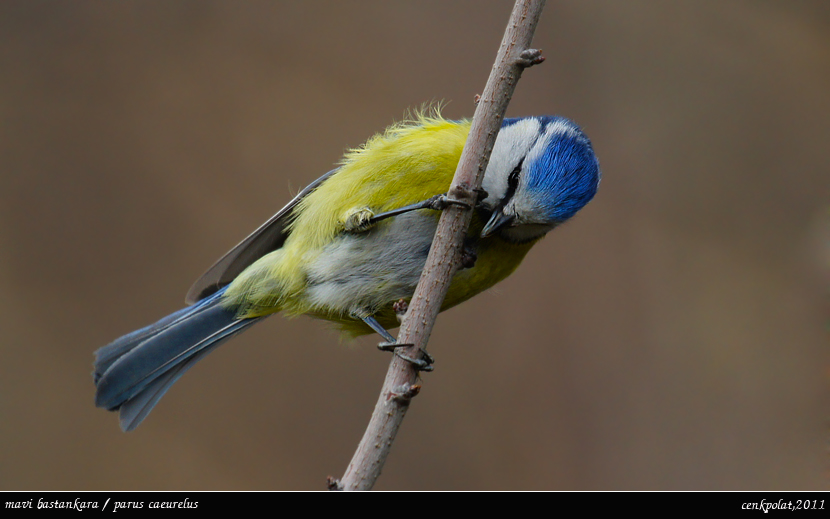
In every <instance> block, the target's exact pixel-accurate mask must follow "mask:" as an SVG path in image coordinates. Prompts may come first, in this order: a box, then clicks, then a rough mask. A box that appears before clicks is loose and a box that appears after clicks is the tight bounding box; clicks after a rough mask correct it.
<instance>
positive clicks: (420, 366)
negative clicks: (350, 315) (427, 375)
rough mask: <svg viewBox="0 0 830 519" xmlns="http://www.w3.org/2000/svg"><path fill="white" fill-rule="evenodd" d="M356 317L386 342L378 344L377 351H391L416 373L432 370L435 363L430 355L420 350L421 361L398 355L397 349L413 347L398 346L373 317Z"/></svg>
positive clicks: (407, 345) (401, 354)
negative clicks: (409, 364)
mask: <svg viewBox="0 0 830 519" xmlns="http://www.w3.org/2000/svg"><path fill="white" fill-rule="evenodd" d="M356 317H358V318H360V319H361V320H362V321H363V322H364V323H366V324H367V325H369V327H370V328H371V329H373V330H374V331H376V332H378V334H380V336H381V337H383V338H384V339H386V342H382V343H380V344H378V349H379V350H381V351H391V352H392V353H394V354H395V355H397V356H398V357H400V358H402V359H403V360H405V361H407V362H409V363H411V364H412V365H413V366H415V369H416V370H418V371H432V370H433V367H432V364H433V363H434V362H435V359H434V358H433V357H432V355H430V354H429V353H427V352H426V351H424V350H423V348H422V349H421V355H422V356H423V358H422V359H413V358H412V357H409V356H407V355H404V354H403V353H400V352H399V351H397V350H398V348H408V347H410V346H414V344H398V343H397V342H396V341H395V338H394V337H392V334H390V333H389V332H388V331H386V328H384V327H383V326H381V325H380V323H379V322H377V320H376V319H375V318H374V317H372V316H371V315H368V316H365V317H360V316H356Z"/></svg>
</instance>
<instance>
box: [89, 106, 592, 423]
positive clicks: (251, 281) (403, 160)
mask: <svg viewBox="0 0 830 519" xmlns="http://www.w3.org/2000/svg"><path fill="white" fill-rule="evenodd" d="M469 130H470V121H468V120H464V121H450V120H446V119H444V118H442V117H441V116H440V115H438V114H432V115H427V114H420V115H418V116H417V117H415V118H414V119H413V120H412V121H408V122H404V123H399V124H396V125H393V126H392V127H390V128H388V129H387V130H386V131H385V132H384V133H382V134H379V135H375V136H374V137H372V138H371V139H369V141H368V142H366V143H365V144H364V145H363V146H361V147H360V148H358V149H355V150H351V151H349V152H348V153H347V154H346V155H345V157H344V159H343V160H342V162H341V163H340V166H339V167H338V168H337V169H335V170H333V171H330V172H328V173H326V174H325V175H323V176H322V177H320V178H319V179H317V180H315V181H314V182H312V183H311V185H309V186H308V187H306V188H305V189H303V190H302V191H301V192H300V193H299V194H298V195H297V196H296V197H295V198H294V199H293V200H291V201H290V202H289V203H288V205H286V206H285V207H283V208H282V209H281V210H280V211H279V212H277V214H275V215H274V216H273V217H272V218H271V219H270V220H268V221H267V222H266V223H265V224H263V225H262V226H261V227H260V228H259V229H257V230H256V231H254V232H253V233H252V234H251V235H250V236H248V237H247V238H246V239H245V240H243V241H242V242H241V243H239V245H237V246H236V247H234V248H233V249H232V250H231V251H230V252H228V253H227V254H226V255H225V256H224V257H222V258H221V259H220V260H219V261H218V262H217V263H216V264H215V265H214V266H213V267H211V268H210V269H208V271H207V272H206V273H205V274H204V275H203V276H202V277H201V278H200V279H199V280H198V281H196V283H195V284H194V285H193V287H192V288H191V289H190V292H189V293H188V296H187V303H188V304H190V306H188V307H186V308H184V309H182V310H179V311H178V312H175V313H173V314H172V315H169V316H167V317H165V318H163V319H161V320H160V321H158V322H157V323H155V324H152V325H150V326H148V327H146V328H143V329H140V330H138V331H135V332H132V333H130V334H127V335H125V336H123V337H121V338H119V339H116V340H115V341H114V342H112V343H111V344H109V345H107V346H104V347H103V348H101V349H99V350H98V351H97V352H96V356H95V370H94V373H93V377H94V380H95V384H96V388H97V391H96V397H95V403H96V405H97V406H98V407H103V408H105V409H108V410H110V411H115V410H120V418H121V428H122V429H124V430H125V431H129V430H132V429H134V428H135V427H136V426H138V424H139V423H141V421H142V420H144V418H146V416H147V414H148V413H149V412H150V411H151V410H152V408H153V406H155V405H156V403H157V402H158V400H159V399H160V398H161V397H162V396H163V395H164V393H165V392H166V391H167V390H168V389H169V388H170V386H171V385H172V384H173V383H174V382H175V381H176V380H178V378H179V377H181V376H182V374H184V372H185V371H187V370H188V369H189V368H190V367H191V366H193V365H194V364H195V363H196V362H197V361H199V360H200V359H202V358H203V357H204V356H205V355H207V354H208V353H209V352H210V351H212V350H213V349H214V348H216V347H217V346H219V345H220V344H221V343H223V342H224V341H225V340H227V339H229V338H230V337H232V336H233V335H235V334H237V333H239V332H241V331H243V330H245V329H247V328H248V327H249V326H251V325H252V324H254V323H256V322H259V321H260V320H262V319H263V318H264V317H266V316H268V315H271V314H274V313H276V312H285V313H286V314H290V315H299V314H306V315H311V316H314V317H318V318H322V319H326V320H329V321H333V322H335V323H336V324H337V325H339V326H340V327H341V328H342V330H343V331H344V332H345V333H346V334H348V335H351V336H357V335H362V334H366V333H371V332H372V331H373V330H374V331H375V332H378V333H379V334H380V335H381V336H383V337H384V339H386V340H387V341H389V342H394V337H392V336H391V335H390V334H389V333H388V332H387V331H386V329H387V328H393V327H396V326H397V325H398V321H397V319H396V314H395V311H394V310H393V305H394V304H395V303H396V302H398V301H399V300H401V299H403V300H405V301H406V300H408V299H409V298H411V297H412V294H413V292H414V291H415V287H416V285H417V283H418V280H419V278H420V275H421V270H422V269H423V267H424V263H425V262H426V258H427V254H428V252H429V249H430V245H431V243H432V239H433V236H434V234H435V229H436V226H437V223H438V217H439V211H438V210H436V209H441V208H442V207H444V206H445V203H446V202H447V199H446V197H442V196H441V195H442V194H444V193H446V192H447V190H448V189H449V186H450V182H451V180H452V177H453V174H454V173H455V169H456V166H457V164H458V161H459V158H460V156H461V150H462V148H463V147H464V143H465V140H466V138H467V134H468V133H469ZM599 181H600V170H599V162H598V161H597V158H596V156H595V155H594V151H593V148H592V146H591V143H590V141H589V140H588V137H586V135H585V134H584V133H583V132H582V130H580V128H579V127H578V126H576V125H575V124H574V123H573V122H571V121H569V120H568V119H565V118H563V117H524V118H518V119H505V120H504V123H503V124H502V127H501V130H500V132H499V135H498V137H497V139H496V143H495V146H494V148H493V152H492V156H491V158H490V163H489V165H488V167H487V170H486V171H485V175H484V179H483V183H482V188H483V190H482V191H481V193H480V197H479V201H478V203H477V205H476V207H475V208H474V216H473V221H472V224H471V227H470V229H469V231H468V233H467V237H466V238H465V243H464V249H465V251H466V255H467V260H466V261H465V267H466V268H462V269H460V270H458V271H457V273H456V274H455V276H454V277H453V280H452V283H451V285H450V288H449V292H448V294H447V297H446V300H445V301H444V303H443V306H442V310H446V309H447V308H450V307H453V306H455V305H457V304H459V303H461V302H463V301H466V300H467V299H469V298H470V297H472V296H474V295H476V294H478V293H480V292H482V291H484V290H486V289H488V288H490V287H492V286H493V285H495V284H496V283H498V282H499V281H501V280H502V279H504V278H506V277H507V276H508V275H510V274H511V273H512V272H513V271H514V270H515V269H516V267H518V265H519V263H521V261H522V259H523V258H524V256H525V254H527V252H528V251H529V250H530V248H531V247H532V246H533V245H534V244H535V243H536V242H537V241H539V239H541V238H542V237H543V236H544V235H545V234H547V233H548V232H549V231H550V230H552V229H553V228H555V227H556V226H558V225H560V224H562V223H563V222H565V221H567V220H568V219H569V218H571V217H572V216H574V214H576V212H577V211H579V210H580V209H581V208H582V207H583V206H584V205H585V204H587V203H588V202H589V201H590V200H591V199H592V198H593V197H594V194H595V193H596V191H597V187H598V185H599ZM442 202H443V204H442ZM470 258H474V261H471V260H470Z"/></svg>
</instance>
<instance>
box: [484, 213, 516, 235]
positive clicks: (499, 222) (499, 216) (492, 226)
mask: <svg viewBox="0 0 830 519" xmlns="http://www.w3.org/2000/svg"><path fill="white" fill-rule="evenodd" d="M513 218H514V217H513V216H508V215H506V214H504V213H503V212H502V210H501V209H496V210H495V211H493V216H491V217H490V221H488V222H487V225H485V226H484V229H482V230H481V237H482V238H486V237H488V236H490V235H491V234H493V232H495V231H497V230H499V229H501V228H502V227H504V226H505V225H510V223H511V222H512V221H513Z"/></svg>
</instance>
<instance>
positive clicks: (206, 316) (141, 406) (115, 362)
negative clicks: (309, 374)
mask: <svg viewBox="0 0 830 519" xmlns="http://www.w3.org/2000/svg"><path fill="white" fill-rule="evenodd" d="M224 292H225V290H224V289H222V290H220V291H219V292H217V293H215V294H213V295H211V296H210V297H207V298H205V299H203V300H201V301H199V302H198V303H196V304H194V305H192V306H189V307H187V308H183V309H182V310H179V311H178V312H174V313H172V314H170V315H168V316H167V317H165V318H163V319H161V320H159V321H158V322H156V323H154V324H151V325H150V326H148V327H146V328H142V329H141V330H137V331H135V332H132V333H128V334H127V335H125V336H123V337H121V338H119V339H116V340H115V341H113V342H112V343H110V344H108V345H107V346H104V347H103V348H101V349H99V350H98V351H96V352H95V370H94V372H93V379H94V380H95V386H96V388H97V389H96V392H95V405H96V406H98V407H103V408H105V409H108V410H110V411H115V410H120V414H121V428H122V429H123V430H124V431H131V430H133V429H135V428H136V427H137V426H138V424H140V423H141V422H142V420H144V418H146V417H147V415H148V414H149V413H150V411H151V410H152V409H153V407H154V406H155V405H156V404H157V403H158V401H159V399H160V398H161V397H162V396H163V395H164V393H166V392H167V390H168V389H170V386H172V385H173V383H174V382H176V381H177V380H178V379H179V377H181V376H182V375H183V374H184V372H185V371H187V370H188V369H190V367H191V366H193V365H194V364H196V363H197V362H198V361H199V360H201V359H202V358H203V357H204V356H205V355H207V354H208V353H210V352H211V351H213V349H214V348H216V347H217V346H219V345H220V344H222V343H223V342H224V341H226V340H227V339H229V338H230V337H232V336H233V335H235V334H237V333H239V332H241V331H243V330H244V329H246V328H247V327H248V326H250V325H252V324H254V323H255V322H258V321H259V320H260V319H261V318H254V319H237V318H236V315H235V313H234V312H233V311H232V310H228V309H227V308H224V307H223V306H222V305H220V304H219V301H220V299H221V297H222V295H223V294H224Z"/></svg>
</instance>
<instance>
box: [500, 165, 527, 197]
mask: <svg viewBox="0 0 830 519" xmlns="http://www.w3.org/2000/svg"><path fill="white" fill-rule="evenodd" d="M524 161H525V158H524V157H522V158H521V159H520V160H519V163H518V164H516V167H515V168H513V171H511V172H510V175H508V177H507V191H505V193H504V197H503V198H502V199H501V203H500V204H499V205H500V206H501V207H504V206H505V205H507V202H509V201H510V199H511V198H513V195H514V194H516V189H518V187H519V174H520V173H521V172H522V164H524Z"/></svg>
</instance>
